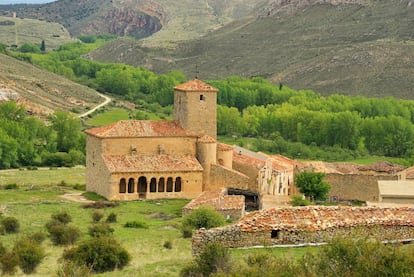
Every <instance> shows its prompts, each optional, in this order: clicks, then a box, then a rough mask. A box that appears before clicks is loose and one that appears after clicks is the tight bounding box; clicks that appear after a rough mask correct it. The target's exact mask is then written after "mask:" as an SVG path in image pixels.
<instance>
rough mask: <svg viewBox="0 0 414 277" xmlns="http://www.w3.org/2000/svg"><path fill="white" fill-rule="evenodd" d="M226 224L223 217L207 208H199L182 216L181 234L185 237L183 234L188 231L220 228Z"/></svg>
mask: <svg viewBox="0 0 414 277" xmlns="http://www.w3.org/2000/svg"><path fill="white" fill-rule="evenodd" d="M225 223H226V221H225V219H224V217H223V216H222V215H221V214H220V213H218V212H217V211H215V210H213V209H212V208H209V207H200V208H198V209H197V210H195V211H193V212H192V213H190V214H188V215H186V216H184V218H183V225H182V232H183V236H184V237H185V235H186V234H185V233H188V231H189V229H190V228H191V229H200V228H206V229H210V228H213V227H218V226H222V225H224V224H225Z"/></svg>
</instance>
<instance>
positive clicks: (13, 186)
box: [4, 184, 19, 190]
mask: <svg viewBox="0 0 414 277" xmlns="http://www.w3.org/2000/svg"><path fill="white" fill-rule="evenodd" d="M4 189H5V190H11V189H19V186H18V185H17V184H7V185H4Z"/></svg>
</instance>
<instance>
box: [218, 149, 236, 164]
mask: <svg viewBox="0 0 414 277" xmlns="http://www.w3.org/2000/svg"><path fill="white" fill-rule="evenodd" d="M217 161H218V164H219V165H222V166H224V167H226V168H229V169H232V167H233V149H229V150H221V151H217Z"/></svg>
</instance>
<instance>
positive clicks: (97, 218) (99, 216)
mask: <svg viewBox="0 0 414 277" xmlns="http://www.w3.org/2000/svg"><path fill="white" fill-rule="evenodd" d="M103 216H104V214H103V212H101V211H94V212H93V213H92V220H93V222H95V223H97V222H99V221H101V219H102V218H103Z"/></svg>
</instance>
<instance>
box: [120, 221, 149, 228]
mask: <svg viewBox="0 0 414 277" xmlns="http://www.w3.org/2000/svg"><path fill="white" fill-rule="evenodd" d="M124 227H126V228H137V229H140V228H142V229H147V228H148V225H147V224H146V223H145V222H142V221H128V222H127V223H125V224H124Z"/></svg>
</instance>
